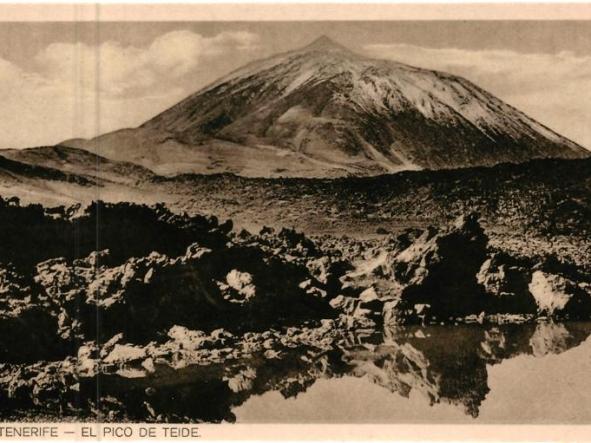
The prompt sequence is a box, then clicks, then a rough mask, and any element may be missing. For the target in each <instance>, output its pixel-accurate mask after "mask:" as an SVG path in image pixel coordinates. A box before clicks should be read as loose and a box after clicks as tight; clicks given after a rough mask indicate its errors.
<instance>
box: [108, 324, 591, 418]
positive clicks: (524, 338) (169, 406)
mask: <svg viewBox="0 0 591 443" xmlns="http://www.w3.org/2000/svg"><path fill="white" fill-rule="evenodd" d="M590 333H591V324H590V323H576V322H571V323H562V324H558V323H552V322H540V323H526V324H507V325H489V326H486V325H479V324H473V325H460V326H415V327H397V328H390V329H387V330H385V331H384V332H383V334H373V335H369V334H361V335H356V334H348V335H346V336H344V337H341V338H339V339H338V340H336V341H335V343H334V346H332V348H331V349H330V350H323V351H318V350H317V349H311V348H309V347H305V346H300V347H294V348H293V349H290V350H289V351H287V352H285V351H283V352H281V353H280V354H278V355H277V356H275V357H273V358H268V357H265V356H263V355H253V356H252V357H251V358H248V359H238V360H234V361H228V362H226V363H224V364H217V365H206V366H203V365H199V366H197V365H195V366H188V367H186V368H182V369H176V370H174V369H171V368H170V367H166V366H162V367H158V368H157V370H156V371H155V372H154V373H153V374H152V375H150V376H148V377H142V378H135V379H129V378H123V377H120V376H116V375H111V376H107V377H102V378H101V385H102V386H101V390H102V393H103V397H104V398H107V399H117V401H118V402H120V403H121V404H122V405H121V406H122V408H120V409H121V411H124V414H125V416H127V417H128V418H129V419H132V420H134V419H135V420H154V421H208V422H219V421H230V422H232V421H235V416H234V414H233V412H232V411H233V409H235V408H236V407H237V406H239V405H241V404H243V403H244V402H245V401H246V400H247V399H248V398H250V397H251V396H254V395H262V394H264V393H266V392H269V391H278V392H280V393H281V394H282V396H283V397H284V398H290V397H294V396H297V395H298V394H299V393H302V392H304V391H306V390H307V389H308V388H309V387H310V386H311V385H313V384H314V382H315V381H317V380H319V379H330V378H338V377H343V376H355V377H364V378H366V379H368V380H370V381H371V382H372V383H375V384H377V385H379V386H381V387H383V388H385V389H387V390H388V391H390V392H392V393H395V394H396V395H401V396H403V397H409V396H410V395H411V392H412V393H413V394H414V395H416V394H421V396H422V397H424V398H425V401H427V402H428V403H429V404H431V405H433V404H436V403H447V404H450V405H454V406H458V407H460V408H462V409H463V410H464V411H465V413H466V414H468V415H470V416H472V417H477V416H478V414H479V408H480V405H481V403H482V401H483V400H484V399H485V397H486V395H487V393H488V392H489V386H488V374H487V365H494V364H498V363H500V362H501V361H503V360H505V359H510V358H513V357H516V356H518V355H522V354H527V355H532V356H535V357H541V356H545V355H548V354H559V353H561V352H564V351H566V350H568V349H570V348H572V347H575V346H577V345H579V344H580V343H582V342H583V341H584V340H585V339H586V338H587V337H588V336H589V334H590ZM123 405H124V407H123ZM103 406H104V410H105V411H107V410H108V411H109V413H110V414H114V411H116V410H117V408H116V407H114V405H113V403H109V404H104V405H103ZM122 413H123V412H122ZM105 418H109V417H105ZM117 418H118V417H116V416H111V417H110V419H117Z"/></svg>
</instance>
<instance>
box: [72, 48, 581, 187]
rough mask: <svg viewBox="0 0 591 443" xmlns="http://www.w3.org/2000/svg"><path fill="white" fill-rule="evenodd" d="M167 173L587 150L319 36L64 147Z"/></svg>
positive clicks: (492, 102)
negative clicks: (128, 125) (126, 124)
mask: <svg viewBox="0 0 591 443" xmlns="http://www.w3.org/2000/svg"><path fill="white" fill-rule="evenodd" d="M66 144H68V145H69V146H77V147H82V148H86V149H89V148H92V149H97V150H98V151H97V152H100V153H101V154H102V155H105V156H106V157H109V158H113V159H116V160H126V161H132V162H136V163H138V164H141V165H143V166H146V167H149V168H151V169H153V170H154V171H156V172H158V173H162V174H174V173H179V172H204V173H211V172H233V173H236V174H240V175H245V176H309V177H330V176H344V175H376V174H381V173H386V172H396V171H399V170H408V169H422V168H429V169H446V168H457V167H468V166H475V165H494V164H497V163H502V162H523V161H527V160H530V159H533V158H548V157H552V158H582V157H586V156H589V155H590V153H589V151H587V150H585V149H584V148H582V147H580V146H579V145H577V144H576V143H574V142H572V141H570V140H567V139H566V138H564V137H562V136H560V135H559V134H557V133H555V132H553V131H551V130H550V129H548V128H546V127H544V126H543V125H541V124H540V123H538V122H536V121H535V120H533V119H531V118H529V117H527V116H526V115H525V114H523V113H522V112H520V111H518V110H516V109H515V108H513V107H511V106H510V105H508V104H506V103H504V102H502V101H501V100H499V99H497V98H496V97H494V96H493V95H491V94H489V93H487V92H486V91H484V90H482V89H480V88H479V87H477V86H476V85H474V84H472V83H471V82H469V81H467V80H465V79H463V78H460V77H456V76H453V75H449V74H446V73H442V72H437V71H429V70H425V69H420V68H415V67H412V66H408V65H404V64H401V63H396V62H392V61H383V60H373V59H369V58H366V57H363V56H361V55H358V54H355V53H353V52H351V51H349V50H347V49H345V48H343V47H342V46H340V45H338V44H336V43H334V42H332V41H331V40H329V39H327V38H325V37H323V38H320V39H319V40H317V41H315V42H314V43H312V44H311V45H309V46H306V47H304V48H302V49H300V50H296V51H292V52H288V53H285V54H280V55H277V56H274V57H271V58H269V59H266V60H263V61H259V62H254V63H251V64H249V65H247V66H245V67H244V68H242V69H239V70H237V71H235V72H233V73H231V74H229V75H228V76H226V77H224V78H222V79H221V80H219V81H217V82H215V83H214V84H212V85H210V86H208V87H206V88H205V89H202V90H201V91H199V92H197V93H196V94H193V95H191V96H189V97H187V98H186V99H185V100H183V101H181V102H180V103H178V104H177V105H175V106H173V107H172V108H170V109H168V110H166V111H165V112H163V113H161V114H159V115H158V116H156V117H154V118H153V119H151V120H149V121H147V122H146V123H144V124H143V125H142V126H140V127H139V128H136V129H128V130H123V131H117V132H115V133H111V134H106V135H104V136H101V137H98V138H96V139H94V140H91V141H84V140H75V141H70V142H66Z"/></svg>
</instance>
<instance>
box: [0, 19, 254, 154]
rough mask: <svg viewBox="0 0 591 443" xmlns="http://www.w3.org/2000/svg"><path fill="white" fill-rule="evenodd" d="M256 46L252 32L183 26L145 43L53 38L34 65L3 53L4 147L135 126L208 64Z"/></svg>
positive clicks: (0, 124) (0, 110) (0, 118)
mask: <svg viewBox="0 0 591 443" xmlns="http://www.w3.org/2000/svg"><path fill="white" fill-rule="evenodd" d="M258 44H259V41H258V36H257V35H256V34H252V33H248V32H222V33H219V34H217V35H215V36H212V37H205V36H203V35H200V34H197V33H194V32H190V31H184V30H179V31H174V32H170V33H167V34H164V35H162V36H160V37H158V38H156V39H155V40H154V41H153V42H151V44H150V45H149V46H147V47H141V48H140V47H135V46H123V45H121V44H120V43H118V42H115V41H108V42H105V43H102V44H101V45H98V46H91V45H86V44H82V43H52V44H50V45H48V46H47V47H46V48H44V49H43V50H42V51H40V52H39V53H38V54H37V55H36V56H35V58H34V60H33V64H32V68H29V69H23V68H21V67H19V66H17V65H15V64H14V63H11V62H10V61H8V60H3V59H0V101H1V102H2V103H1V105H0V128H2V129H0V147H25V146H33V145H40V144H49V143H56V142H59V141H61V140H64V139H67V138H73V137H92V136H95V135H97V132H106V131H110V130H114V129H117V128H120V127H125V126H133V125H137V124H139V123H141V122H142V121H143V120H145V119H148V118H150V117H152V116H153V115H154V114H155V113H156V112H158V111H160V110H162V109H163V108H165V107H167V106H170V105H173V104H174V103H175V102H176V101H178V100H180V99H181V98H183V96H185V95H186V94H188V93H190V92H193V90H192V89H191V87H193V88H194V87H195V86H194V85H195V84H198V83H199V81H198V80H199V71H200V70H203V65H207V63H210V62H211V61H212V60H215V59H216V58H218V57H228V56H231V55H232V53H233V51H234V52H236V51H240V52H244V51H251V50H254V49H256V48H257V46H258ZM183 80H184V81H183ZM191 85H192V86H191Z"/></svg>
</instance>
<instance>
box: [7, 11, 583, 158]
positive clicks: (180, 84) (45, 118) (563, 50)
mask: <svg viewBox="0 0 591 443" xmlns="http://www.w3.org/2000/svg"><path fill="white" fill-rule="evenodd" d="M321 35H327V36H328V37H330V38H332V39H333V40H335V41H336V42H338V43H341V44H342V45H344V46H347V47H349V48H350V49H352V50H354V51H356V52H359V53H361V54H365V55H368V56H371V57H375V58H382V59H392V60H397V61H399V62H403V63H408V64H411V65H414V66H419V67H424V68H429V69H437V70H442V71H446V72H450V73H453V74H457V75H460V76H463V77H465V78H467V79H469V80H471V81H472V82H474V83H476V84H477V85H479V86H480V87H482V88H484V89H486V90H488V91H489V92H491V93H493V94H494V95H496V96H497V97H499V98H501V99H502V100H504V101H506V102H508V103H509V104H511V105H513V106H515V107H517V108H518V109H520V110H522V111H524V112H525V113H526V114H528V115H530V116H531V117H533V118H535V119H537V120H538V121H540V122H541V123H543V124H545V125H547V126H549V127H550V128H552V129H554V130H555V131H557V132H559V133H561V134H562V135H564V136H566V137H568V138H570V139H572V140H574V141H576V142H578V143H580V144H582V145H583V146H585V147H588V148H591V125H589V120H590V116H591V22H583V21H581V22H576V21H569V22H559V21H538V22H533V21H532V22H528V21H519V22H511V21H501V22H499V21H497V22H495V21H480V22H478V21H404V22H396V21H390V22H235V23H234V22H203V23H200V22H187V23H183V22H161V23H147V22H141V23H134V22H125V23H123V22H119V23H108V22H106V23H105V22H101V23H98V24H97V23H88V22H86V23H18V22H17V23H0V148H25V147H32V146H42V145H51V144H55V143H59V142H60V141H63V140H67V139H71V138H77V137H84V138H89V137H93V136H96V135H99V134H101V133H105V132H110V131H113V130H116V129H120V128H124V127H134V126H138V125H140V124H141V123H143V122H144V121H146V120H148V119H149V118H151V117H152V116H154V115H156V114H158V113H159V112H162V111H163V110H165V109H167V108H168V107H170V106H172V105H174V104H175V103H177V102H178V101H180V100H181V99H183V98H184V97H186V96H188V95H190V94H192V93H194V92H196V91H197V90H199V89H200V88H202V87H204V86H206V85H207V84H208V83H210V82H213V81H214V80H216V79H217V78H219V77H221V76H223V75H224V74H227V73H228V72H230V71H231V70H233V69H236V68H238V67H240V66H242V65H244V64H246V63H248V62H250V61H253V60H256V59H260V58H264V57H267V56H269V55H272V54H274V53H277V52H283V51H287V50H290V49H294V48H298V47H301V46H304V45H306V44H308V43H310V42H311V41H313V40H314V39H316V38H317V37H319V36H321Z"/></svg>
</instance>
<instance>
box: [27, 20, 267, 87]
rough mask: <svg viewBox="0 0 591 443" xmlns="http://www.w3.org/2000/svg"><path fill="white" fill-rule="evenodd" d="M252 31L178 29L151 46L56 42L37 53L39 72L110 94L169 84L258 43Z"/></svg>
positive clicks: (254, 46) (253, 47)
mask: <svg viewBox="0 0 591 443" xmlns="http://www.w3.org/2000/svg"><path fill="white" fill-rule="evenodd" d="M257 44H258V37H257V36H256V35H255V34H251V33H248V32H222V33H220V34H217V35H215V36H213V37H204V36H202V35H200V34H196V33H194V32H190V31H185V30H180V31H173V32H169V33H167V34H164V35H162V36H160V37H158V38H156V39H155V40H154V41H153V42H152V43H151V44H150V45H149V46H148V47H147V48H138V47H135V46H123V45H121V44H120V43H118V42H114V41H108V42H105V43H103V44H101V45H98V46H89V45H85V44H82V43H74V44H71V43H52V44H50V45H49V46H48V47H47V48H45V49H44V50H43V51H41V52H40V53H39V54H37V56H36V57H35V61H36V63H37V67H38V69H39V71H40V72H42V73H43V74H44V75H46V76H47V77H49V78H52V79H55V80H60V81H63V82H72V81H76V82H78V84H80V85H81V86H82V87H84V88H87V89H95V90H96V88H97V87H98V88H100V91H101V93H104V94H109V95H112V96H117V95H125V94H127V93H137V92H138V89H139V90H146V89H148V88H153V87H155V86H156V87H159V88H160V87H161V85H164V86H165V87H168V85H169V84H170V82H171V81H174V80H175V79H178V78H180V77H183V76H185V75H187V74H189V73H191V72H192V71H193V70H195V69H197V68H198V66H199V65H200V63H202V62H203V60H204V59H206V58H208V57H215V56H221V55H225V54H227V53H229V52H231V51H233V50H237V51H249V50H253V49H255V48H256V47H257Z"/></svg>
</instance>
